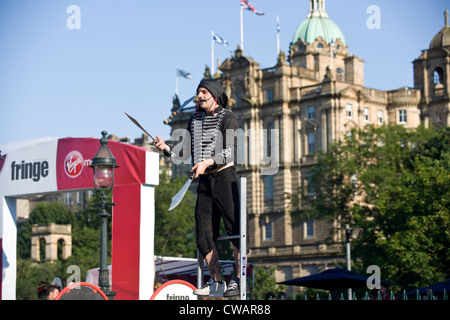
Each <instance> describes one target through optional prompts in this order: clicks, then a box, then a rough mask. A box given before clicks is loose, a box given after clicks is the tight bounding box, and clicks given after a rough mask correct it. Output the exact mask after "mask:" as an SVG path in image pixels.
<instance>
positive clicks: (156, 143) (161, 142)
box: [153, 136, 170, 151]
mask: <svg viewBox="0 0 450 320" xmlns="http://www.w3.org/2000/svg"><path fill="white" fill-rule="evenodd" d="M153 145H154V146H155V147H156V149H158V150H159V151H163V150H164V149H166V150H168V151H170V147H169V146H168V145H167V144H166V143H165V142H164V140H163V139H161V138H160V137H158V136H156V140H153Z"/></svg>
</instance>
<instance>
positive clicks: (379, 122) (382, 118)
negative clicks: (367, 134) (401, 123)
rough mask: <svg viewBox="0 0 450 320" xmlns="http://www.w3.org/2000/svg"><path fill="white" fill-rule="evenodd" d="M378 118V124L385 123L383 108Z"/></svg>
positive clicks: (378, 113)
mask: <svg viewBox="0 0 450 320" xmlns="http://www.w3.org/2000/svg"><path fill="white" fill-rule="evenodd" d="M377 120H378V124H383V122H384V117H383V110H378V112H377Z"/></svg>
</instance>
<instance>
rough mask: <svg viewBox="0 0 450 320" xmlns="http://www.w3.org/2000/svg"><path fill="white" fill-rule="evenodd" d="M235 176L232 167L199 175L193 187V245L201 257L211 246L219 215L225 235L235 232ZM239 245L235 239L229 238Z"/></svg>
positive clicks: (216, 235)
mask: <svg viewBox="0 0 450 320" xmlns="http://www.w3.org/2000/svg"><path fill="white" fill-rule="evenodd" d="M239 213H240V211H239V179H238V176H237V174H236V169H235V168H234V167H229V168H226V169H223V170H221V171H219V172H215V173H211V174H206V175H201V176H200V179H199V183H198V187H197V203H196V207H195V225H196V232H197V248H198V249H199V251H200V253H201V254H202V256H203V258H204V257H206V255H207V254H208V253H209V252H211V250H212V249H213V248H214V243H215V242H216V240H217V237H218V236H219V228H220V220H221V218H223V221H224V224H225V230H226V232H227V234H228V235H229V236H231V235H239V233H240V216H239ZM230 241H231V243H232V244H233V245H234V246H235V247H237V248H239V239H231V240H230Z"/></svg>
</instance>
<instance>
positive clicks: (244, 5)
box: [241, 0, 265, 16]
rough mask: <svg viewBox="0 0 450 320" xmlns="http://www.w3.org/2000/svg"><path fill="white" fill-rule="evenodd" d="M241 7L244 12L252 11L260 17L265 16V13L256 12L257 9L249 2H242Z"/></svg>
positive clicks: (244, 0)
mask: <svg viewBox="0 0 450 320" xmlns="http://www.w3.org/2000/svg"><path fill="white" fill-rule="evenodd" d="M241 7H242V9H244V10H250V11H253V12H254V13H256V14H257V15H259V16H263V15H265V13H263V12H261V11H258V10H256V9H255V8H254V7H253V6H252V5H251V3H250V2H248V1H247V0H241Z"/></svg>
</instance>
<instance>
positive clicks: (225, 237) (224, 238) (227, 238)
mask: <svg viewBox="0 0 450 320" xmlns="http://www.w3.org/2000/svg"><path fill="white" fill-rule="evenodd" d="M239 238H240V236H239V235H237V236H223V237H218V238H217V240H230V239H239Z"/></svg>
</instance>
